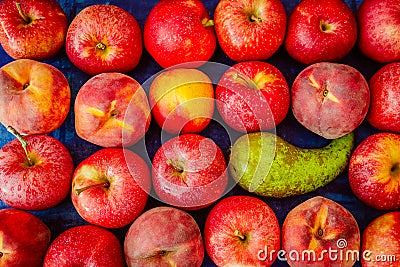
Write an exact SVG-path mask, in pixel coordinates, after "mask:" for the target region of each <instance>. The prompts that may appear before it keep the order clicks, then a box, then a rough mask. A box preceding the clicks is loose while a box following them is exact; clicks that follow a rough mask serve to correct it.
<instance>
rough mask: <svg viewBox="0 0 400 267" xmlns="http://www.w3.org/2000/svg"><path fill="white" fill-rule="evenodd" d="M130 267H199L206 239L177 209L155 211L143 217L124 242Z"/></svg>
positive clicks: (187, 215) (192, 222) (194, 224)
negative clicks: (204, 239)
mask: <svg viewBox="0 0 400 267" xmlns="http://www.w3.org/2000/svg"><path fill="white" fill-rule="evenodd" d="M124 251H125V259H126V262H127V264H128V266H129V267H134V266H135V267H136V266H146V267H159V266H165V267H167V266H171V267H172V266H190V267H200V266H201V264H202V262H203V258H204V246H203V239H202V237H201V233H200V229H199V226H198V225H197V223H196V221H195V220H194V219H193V217H192V216H191V215H190V214H188V213H186V212H184V211H182V210H179V209H176V208H172V207H162V206H161V207H156V208H153V209H151V210H148V211H146V212H145V213H143V214H142V215H140V216H139V217H138V218H137V219H136V220H135V221H134V222H133V224H132V225H131V226H130V227H129V230H128V232H127V233H126V236H125V241H124Z"/></svg>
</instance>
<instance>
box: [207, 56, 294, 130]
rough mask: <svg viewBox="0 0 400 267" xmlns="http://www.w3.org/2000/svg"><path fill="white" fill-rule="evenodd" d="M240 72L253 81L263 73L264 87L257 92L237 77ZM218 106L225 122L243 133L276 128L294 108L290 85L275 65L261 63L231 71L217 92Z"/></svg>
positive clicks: (260, 86)
mask: <svg viewBox="0 0 400 267" xmlns="http://www.w3.org/2000/svg"><path fill="white" fill-rule="evenodd" d="M234 73H240V74H241V75H243V76H244V77H246V78H247V79H250V81H253V80H254V79H255V77H256V76H257V77H258V76H259V75H260V73H263V75H262V77H261V78H260V79H263V80H264V81H263V84H262V85H261V84H260V85H258V84H256V83H255V85H257V89H255V88H250V87H249V86H246V85H243V84H241V83H240V81H238V80H237V79H236V80H235V78H234ZM215 99H216V105H217V108H218V111H219V113H220V114H221V116H222V118H223V120H224V121H225V122H226V123H227V124H228V125H229V126H230V127H231V128H233V129H235V130H236V131H240V132H255V131H260V130H261V131H265V130H271V129H273V128H275V127H276V126H277V125H278V124H279V123H281V122H282V120H283V119H284V118H285V117H286V114H287V112H288V110H289V106H290V93H289V86H288V84H287V82H286V79H285V77H284V76H283V74H282V73H281V72H280V71H279V70H278V69H277V68H276V67H275V66H273V65H271V64H268V63H265V62H261V61H249V62H241V63H237V64H235V65H233V66H232V68H230V69H229V70H227V71H226V72H225V73H224V75H223V76H222V78H221V79H220V81H219V82H218V86H217V88H216V91H215Z"/></svg>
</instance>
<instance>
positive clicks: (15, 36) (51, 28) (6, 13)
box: [0, 0, 68, 60]
mask: <svg viewBox="0 0 400 267" xmlns="http://www.w3.org/2000/svg"><path fill="white" fill-rule="evenodd" d="M67 23H68V22H67V17H66V16H65V13H64V11H63V9H62V8H61V6H60V4H59V3H58V2H57V1H56V0H23V1H18V0H3V1H1V2H0V44H1V46H2V47H3V49H4V51H5V52H6V53H7V54H8V55H9V56H11V57H12V58H14V59H19V58H30V59H36V60H42V59H45V58H49V57H51V56H53V55H54V54H56V53H57V52H58V51H59V50H60V49H61V48H62V47H63V46H64V41H65V36H66V33H67V26H68V24H67Z"/></svg>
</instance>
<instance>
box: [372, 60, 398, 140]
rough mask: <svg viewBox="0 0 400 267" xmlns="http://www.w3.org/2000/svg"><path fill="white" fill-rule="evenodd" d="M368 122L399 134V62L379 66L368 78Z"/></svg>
mask: <svg viewBox="0 0 400 267" xmlns="http://www.w3.org/2000/svg"><path fill="white" fill-rule="evenodd" d="M369 89H370V91H371V105H370V108H369V111H368V114H367V120H368V122H369V123H370V124H371V125H372V126H374V127H375V128H377V129H379V130H381V131H388V132H394V133H398V134H400V108H399V107H400V63H399V62H395V63H390V64H387V65H386V66H383V67H382V68H380V69H379V70H378V71H377V72H376V73H375V74H374V75H373V76H372V77H371V79H370V80H369Z"/></svg>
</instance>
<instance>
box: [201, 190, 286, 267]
mask: <svg viewBox="0 0 400 267" xmlns="http://www.w3.org/2000/svg"><path fill="white" fill-rule="evenodd" d="M236 230H238V231H240V233H241V234H243V235H244V236H246V241H241V240H240V238H239V237H238V236H235V235H234V233H235V231H236ZM204 243H205V247H206V251H207V253H208V255H209V256H210V258H211V259H212V260H213V261H214V263H215V264H216V265H217V266H255V267H259V266H271V265H272V263H273V262H274V260H275V259H276V254H275V255H274V256H273V257H271V258H270V257H269V255H268V256H267V259H266V260H260V259H259V255H258V252H259V251H260V250H265V249H266V248H267V250H268V251H270V252H271V251H272V250H274V251H278V250H279V247H280V226H279V223H278V219H277V218H276V216H275V214H274V212H273V210H272V209H271V208H270V207H269V206H268V205H267V204H266V203H265V202H263V201H262V200H260V199H257V198H255V197H250V196H230V197H227V198H224V199H223V200H221V201H220V202H218V203H217V204H216V205H215V206H214V207H213V209H212V210H211V211H210V213H209V214H208V216H207V219H206V223H205V226H204Z"/></svg>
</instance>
